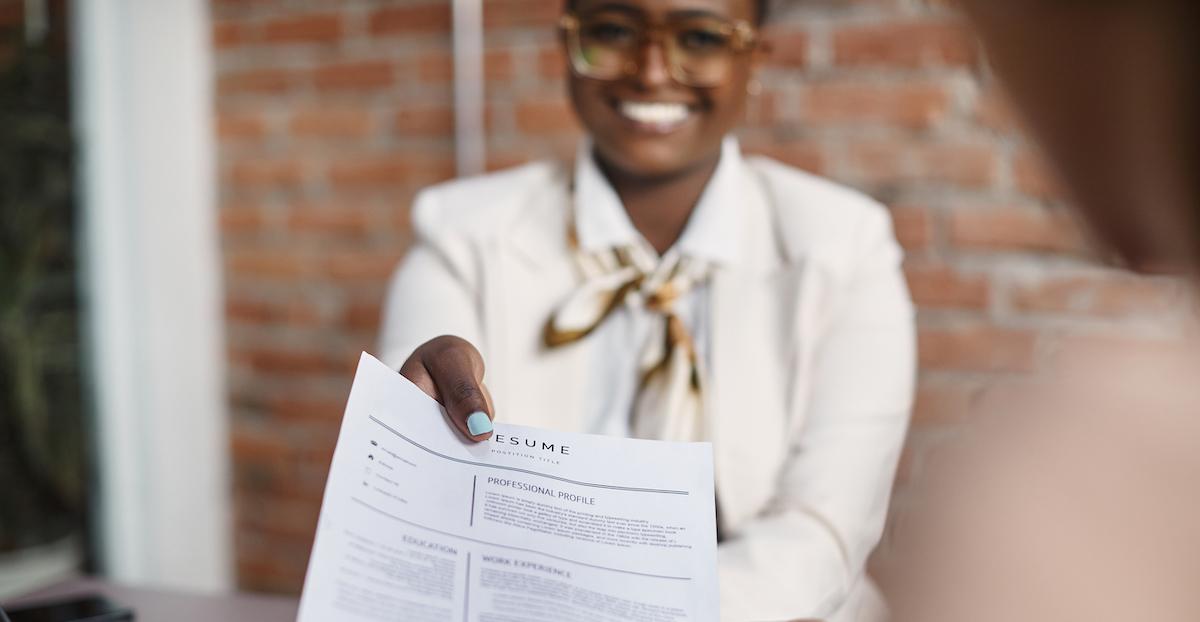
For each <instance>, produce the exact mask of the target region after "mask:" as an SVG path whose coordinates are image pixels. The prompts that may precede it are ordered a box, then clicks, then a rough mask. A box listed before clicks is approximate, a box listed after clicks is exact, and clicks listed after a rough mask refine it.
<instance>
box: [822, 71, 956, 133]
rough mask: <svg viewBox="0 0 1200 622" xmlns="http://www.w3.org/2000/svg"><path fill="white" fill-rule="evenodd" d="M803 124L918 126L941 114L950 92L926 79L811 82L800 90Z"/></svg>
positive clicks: (939, 116) (944, 115)
mask: <svg viewBox="0 0 1200 622" xmlns="http://www.w3.org/2000/svg"><path fill="white" fill-rule="evenodd" d="M801 101H802V102H803V103H802V106H803V115H802V121H803V122H804V123H805V124H806V125H850V126H860V125H864V124H882V125H894V126H900V127H904V128H909V129H922V128H927V127H930V126H932V125H934V124H936V123H937V122H938V121H940V120H941V119H943V118H945V117H946V115H947V113H948V111H949V109H950V94H949V93H948V92H947V91H946V89H945V88H944V87H942V86H941V85H938V84H936V83H930V82H923V83H922V82H912V81H906V82H903V83H900V84H894V85H878V84H871V83H864V82H860V81H852V80H842V81H838V82H832V83H831V82H825V83H821V82H818V83H812V84H808V85H806V88H805V89H804V91H802V95H801Z"/></svg>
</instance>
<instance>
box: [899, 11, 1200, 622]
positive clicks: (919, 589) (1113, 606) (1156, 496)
mask: <svg viewBox="0 0 1200 622" xmlns="http://www.w3.org/2000/svg"><path fill="white" fill-rule="evenodd" d="M961 4H963V6H964V8H965V9H966V11H967V13H968V14H969V16H970V17H971V18H972V20H973V21H974V23H975V25H976V26H977V28H978V30H979V32H980V34H981V36H982V38H983V40H984V43H985V46H986V48H987V50H988V53H989V57H990V59H991V61H992V63H993V65H994V67H995V69H996V71H997V73H998V74H999V75H1000V76H1001V77H1002V78H1003V79H1004V81H1005V82H1006V84H1007V87H1008V90H1009V92H1010V94H1011V97H1012V100H1013V101H1014V102H1015V103H1016V104H1017V106H1018V108H1019V109H1020V110H1021V112H1023V113H1024V117H1025V119H1026V121H1027V125H1028V127H1029V129H1031V130H1032V131H1033V133H1034V135H1035V136H1036V137H1037V138H1039V139H1040V141H1041V143H1042V145H1043V146H1044V148H1045V150H1046V152H1047V153H1048V154H1049V155H1050V156H1051V158H1052V159H1053V161H1054V163H1055V164H1056V165H1057V168H1058V170H1059V172H1060V173H1061V176H1062V178H1063V179H1064V180H1065V182H1066V183H1067V185H1068V186H1069V190H1070V191H1071V193H1072V194H1073V197H1074V203H1075V204H1076V205H1077V207H1078V211H1079V213H1080V214H1081V215H1082V216H1083V217H1084V219H1085V220H1086V221H1087V222H1088V223H1089V224H1090V225H1091V226H1092V229H1093V231H1094V232H1095V233H1096V234H1097V236H1098V237H1099V238H1100V240H1101V241H1102V242H1104V243H1105V244H1107V246H1109V247H1110V248H1111V249H1112V250H1114V251H1115V252H1116V253H1117V254H1118V255H1120V257H1121V258H1122V259H1123V260H1124V262H1125V263H1126V264H1127V265H1129V266H1131V267H1133V268H1135V269H1138V270H1140V271H1148V272H1164V271H1169V272H1172V273H1178V274H1182V275H1184V277H1185V278H1186V279H1188V280H1189V281H1190V285H1192V286H1194V285H1196V284H1197V281H1196V280H1197V278H1198V277H1200V272H1198V267H1200V266H1198V264H1197V259H1198V258H1200V97H1198V93H1200V43H1198V42H1200V37H1198V36H1197V32H1198V30H1200V29H1198V28H1197V26H1198V23H1197V15H1198V8H1197V3H1196V2H1195V0H1094V1H1086V2H1071V1H1066V0H1040V1H1035V0H1003V1H995V0H963V2H962V3H961ZM1193 289H1194V287H1193ZM1198 346H1200V343H1197V339H1196V338H1195V337H1194V336H1191V337H1188V338H1186V339H1184V340H1182V341H1181V342H1180V343H1175V344H1167V345H1164V346H1163V347H1161V348H1158V349H1156V350H1152V351H1147V350H1131V349H1130V348H1129V347H1122V346H1119V345H1118V346H1114V347H1111V348H1108V349H1107V351H1100V352H1096V351H1089V352H1074V353H1072V352H1064V353H1063V356H1062V360H1061V361H1060V366H1059V368H1058V369H1057V370H1056V372H1057V373H1056V374H1055V375H1054V376H1053V377H1052V378H1049V379H1047V380H1046V381H1045V382H1040V383H1035V384H1032V385H1031V386H1024V387H1021V388H1020V398H1019V399H1014V398H1012V397H1011V395H1012V394H1013V393H1014V392H1011V391H1010V392H1006V393H1007V394H1008V395H1009V396H1010V397H1005V396H1004V395H1002V394H995V395H993V396H992V397H991V398H990V399H985V400H984V404H983V405H982V406H981V407H980V411H981V412H980V413H979V414H978V416H977V417H975V418H973V419H972V422H971V428H972V429H971V430H970V431H969V432H968V433H967V434H966V435H965V437H964V438H963V439H961V440H960V441H958V442H955V443H953V444H951V445H949V446H947V447H946V448H945V449H944V450H943V451H942V452H940V453H941V455H940V456H938V459H936V460H934V461H933V462H932V463H931V464H930V465H929V468H928V469H927V474H928V481H926V482H925V486H924V490H923V491H921V494H920V495H919V497H918V499H919V503H918V504H917V507H918V509H917V510H915V511H914V512H912V513H911V515H909V516H907V517H906V518H905V519H904V520H902V521H901V522H900V524H899V525H898V526H897V528H896V534H895V535H896V538H895V540H896V544H895V553H896V554H897V557H898V558H899V560H900V561H899V562H898V564H897V566H898V568H899V570H900V572H899V573H898V576H897V577H896V579H895V580H894V581H892V582H889V594H890V595H891V596H892V601H893V604H894V608H895V611H896V614H897V616H896V617H897V618H898V619H899V620H901V621H903V622H952V621H953V622H959V621H967V620H969V621H972V622H992V621H996V622H999V621H1002V620H1003V621H1010V620H1027V621H1028V620H1032V621H1039V622H1040V621H1047V622H1049V621H1055V622H1058V621H1068V620H1087V621H1092V622H1101V621H1108V620H1112V621H1114V622H1115V621H1118V620H1120V621H1128V620H1152V621H1154V622H1173V621H1180V622H1183V621H1189V622H1194V621H1195V620H1200V589H1198V588H1200V347H1198Z"/></svg>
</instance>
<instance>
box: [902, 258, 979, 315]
mask: <svg viewBox="0 0 1200 622" xmlns="http://www.w3.org/2000/svg"><path fill="white" fill-rule="evenodd" d="M904 275H905V277H906V278H907V279H908V289H909V292H910V293H911V294H912V297H913V301H914V302H916V303H917V306H918V307H920V308H922V309H975V310H982V309H985V308H987V306H988V302H989V301H990V300H991V284H990V282H989V281H988V278H987V276H986V275H981V274H964V273H962V272H959V271H958V270H955V269H954V268H952V267H950V266H946V265H941V264H935V265H908V266H905V268H904Z"/></svg>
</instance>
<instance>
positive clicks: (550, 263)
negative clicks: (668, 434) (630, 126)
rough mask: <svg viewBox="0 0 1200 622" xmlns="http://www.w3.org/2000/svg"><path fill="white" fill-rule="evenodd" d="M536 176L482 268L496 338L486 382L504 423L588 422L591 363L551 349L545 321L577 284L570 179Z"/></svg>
mask: <svg viewBox="0 0 1200 622" xmlns="http://www.w3.org/2000/svg"><path fill="white" fill-rule="evenodd" d="M564 170H565V169H563V168H561V167H555V168H554V170H553V171H552V172H551V175H550V176H548V177H546V178H542V179H539V180H537V181H536V187H531V193H530V195H529V196H528V197H527V199H526V200H527V201H528V205H527V207H526V209H524V210H522V213H521V214H520V216H519V217H518V218H516V219H515V220H514V221H513V222H512V223H511V225H510V226H509V227H508V228H507V230H506V231H504V232H503V234H502V235H499V236H496V238H495V240H496V242H495V243H496V244H498V245H499V248H498V249H496V252H494V253H493V252H489V253H486V254H485V256H489V257H494V258H495V260H494V261H489V262H488V264H487V265H485V266H484V267H483V268H484V270H485V271H487V272H488V273H489V274H488V278H485V279H483V283H484V284H485V288H486V290H485V292H484V295H483V303H484V305H485V307H484V317H485V323H486V326H485V330H486V331H487V333H488V335H489V336H490V339H489V341H490V343H492V344H493V347H492V352H491V358H490V360H489V361H488V371H487V374H488V378H489V381H488V386H489V387H490V388H491V390H492V394H493V398H494V400H495V403H496V409H497V416H498V418H499V419H500V420H501V421H508V422H512V423H520V424H522V425H530V426H537V427H545V428H550V429H558V430H579V429H582V428H583V427H584V423H583V421H582V415H583V413H584V412H585V411H586V409H585V408H584V401H583V400H584V399H586V390H587V387H588V384H587V380H588V363H589V362H590V361H588V360H586V357H585V356H583V354H584V352H583V350H582V349H581V348H572V347H563V348H556V349H554V350H552V351H548V350H547V349H546V347H545V346H544V345H543V343H542V328H543V322H545V321H546V319H548V318H549V317H550V314H551V312H552V311H553V310H554V308H556V307H557V305H558V304H560V303H561V302H562V300H563V299H564V298H565V296H566V295H567V294H568V293H569V292H571V291H572V290H573V289H574V288H575V287H576V285H577V280H578V275H577V274H576V273H575V269H574V267H573V265H572V263H571V259H570V254H569V252H568V249H567V222H568V220H567V218H566V214H567V210H568V207H569V205H568V201H569V196H568V192H567V177H566V176H565V175H564Z"/></svg>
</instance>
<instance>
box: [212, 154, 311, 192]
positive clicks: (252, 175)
mask: <svg viewBox="0 0 1200 622" xmlns="http://www.w3.org/2000/svg"><path fill="white" fill-rule="evenodd" d="M303 177H304V167H303V166H302V165H301V163H300V162H299V161H298V160H292V159H283V160H269V159H265V158H256V159H247V160H241V161H238V162H234V163H233V166H231V167H230V169H229V175H228V181H229V182H230V183H232V184H234V185H236V186H241V187H246V188H255V187H258V188H262V187H279V186H294V185H296V184H299V183H300V182H301V180H302V179H303Z"/></svg>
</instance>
